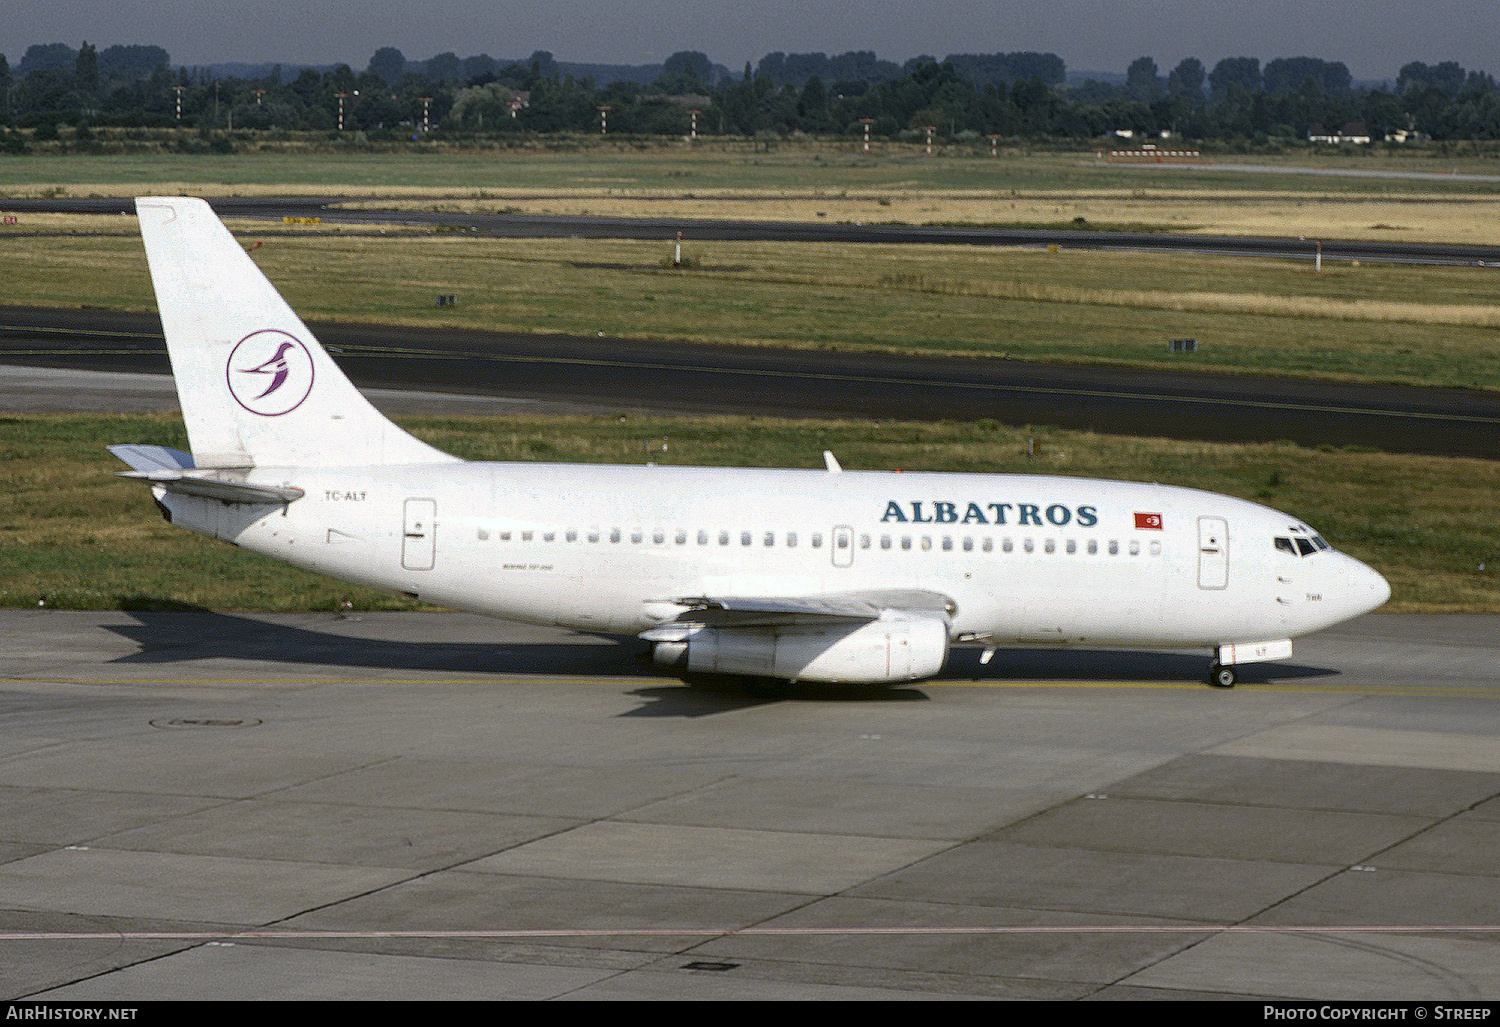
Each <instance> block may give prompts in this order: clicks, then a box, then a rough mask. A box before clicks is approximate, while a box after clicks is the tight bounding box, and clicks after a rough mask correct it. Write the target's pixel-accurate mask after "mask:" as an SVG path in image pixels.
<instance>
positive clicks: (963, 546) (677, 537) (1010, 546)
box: [478, 528, 1161, 556]
mask: <svg viewBox="0 0 1500 1027" xmlns="http://www.w3.org/2000/svg"><path fill="white" fill-rule="evenodd" d="M669 534H670V537H671V539H672V541H673V542H674V543H675V544H677V545H679V546H685V545H687V544H688V539H689V537H690V536H691V535H692V533H690V532H689V531H688V530H687V529H685V528H679V529H677V530H676V531H675V532H672V533H668V532H667V531H665V530H663V529H661V528H658V529H656V530H655V531H652V532H650V533H648V532H646V531H643V530H642V529H640V528H636V529H634V530H632V531H630V532H623V531H621V530H620V529H619V528H610V529H609V530H608V531H603V530H601V529H599V528H589V529H587V530H583V531H580V530H579V529H577V528H569V529H567V530H566V531H564V532H562V538H563V541H564V542H577V541H579V540H580V539H584V540H586V541H588V542H594V543H597V542H600V541H603V540H605V539H607V540H608V541H609V542H612V543H620V542H623V541H625V539H626V538H627V537H628V538H629V539H630V541H631V543H633V544H635V545H640V544H642V543H644V542H645V541H646V539H647V537H648V535H649V538H650V540H651V543H652V544H653V545H658V546H660V545H666V544H667V538H668V537H669ZM735 534H736V533H735V532H731V531H729V530H727V529H720V530H719V531H718V532H717V533H714V532H710V531H707V530H704V529H700V530H699V531H698V532H697V533H696V537H695V538H694V541H695V542H696V543H697V544H698V545H700V546H706V545H710V544H711V543H714V542H717V544H718V545H721V546H727V545H731V544H733V542H734V541H736V540H735ZM757 535H759V538H760V545H761V547H762V548H767V549H769V548H772V547H775V546H777V545H778V544H779V545H781V546H783V547H785V548H787V549H795V548H796V547H797V544H798V541H799V536H798V534H797V532H795V531H788V532H785V533H783V534H781V535H779V536H778V535H777V533H776V532H774V531H767V532H764V533H757V532H753V531H740V532H738V536H739V537H738V542H739V544H740V545H741V546H753V545H755V544H756V537H757ZM498 536H499V540H500V541H501V542H510V541H514V540H519V541H521V542H534V541H536V540H537V539H538V538H540V540H541V541H543V542H556V541H557V537H558V533H557V532H555V531H541V532H538V531H532V530H520V531H510V530H506V531H500V532H498ZM478 537H479V539H480V540H481V541H487V540H488V539H489V537H490V533H489V531H488V530H487V529H484V528H480V529H479V532H478ZM778 538H779V540H780V541H779V543H778ZM807 542H808V545H809V547H810V548H812V549H822V548H823V533H822V532H821V531H814V532H810V533H809V534H808V536H807ZM853 542H854V537H853V535H852V534H851V533H848V532H842V531H835V532H833V546H834V547H835V548H836V549H848V548H849V547H850V546H851V545H852V544H853ZM859 548H860V549H874V548H879V549H883V550H892V549H895V550H899V551H906V552H909V551H911V550H913V549H916V550H920V551H922V552H929V551H931V550H932V549H934V548H936V549H938V550H940V551H941V552H945V553H946V552H953V551H955V550H957V551H961V552H965V553H972V552H975V551H976V550H977V551H978V552H981V553H991V552H995V551H996V550H999V551H1000V552H1002V553H1013V552H1016V551H1017V550H1019V551H1020V552H1023V553H1035V552H1041V553H1044V554H1052V553H1057V552H1059V551H1061V552H1064V553H1069V554H1077V553H1085V554H1087V555H1089V556H1094V555H1097V554H1099V553H1101V552H1102V553H1108V554H1109V555H1110V556H1118V555H1120V554H1121V553H1129V555H1131V556H1139V555H1141V552H1142V546H1141V543H1140V540H1138V539H1129V540H1127V541H1126V542H1121V541H1120V540H1119V539H1108V540H1104V541H1101V540H1099V539H1094V538H1090V539H1082V540H1080V539H1076V538H1068V539H1061V540H1059V539H1055V538H1044V539H1040V540H1038V539H1033V538H1029V537H1028V538H1022V539H1020V540H1015V539H1011V538H1009V537H1006V538H1001V539H998V540H997V539H995V538H993V537H990V536H987V535H986V536H981V537H978V538H976V537H975V536H973V535H965V536H962V537H959V538H955V537H954V536H952V535H943V536H939V537H934V536H932V535H916V536H913V535H879V536H875V535H869V534H861V535H860V536H859ZM1145 551H1147V552H1149V553H1150V555H1152V556H1160V555H1161V543H1160V542H1159V541H1152V542H1150V543H1149V544H1148V545H1147V546H1146V547H1145Z"/></svg>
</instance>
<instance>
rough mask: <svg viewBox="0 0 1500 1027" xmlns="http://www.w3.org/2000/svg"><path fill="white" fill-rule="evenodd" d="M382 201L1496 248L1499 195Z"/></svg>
mask: <svg viewBox="0 0 1500 1027" xmlns="http://www.w3.org/2000/svg"><path fill="white" fill-rule="evenodd" d="M483 192H484V195H483V196H482V197H479V196H475V195H474V194H473V193H472V192H471V193H470V194H469V195H462V194H455V195H449V196H438V197H429V198H425V199H418V198H415V197H407V198H405V199H402V198H400V197H398V196H396V195H395V194H392V196H391V197H390V198H388V199H384V200H382V201H381V202H379V203H373V202H356V203H352V204H350V206H359V207H367V208H368V207H376V206H396V207H398V208H406V209H429V210H430V209H439V210H450V211H489V212H494V211H510V212H513V213H519V214H551V215H561V216H593V217H637V218H682V219H704V220H746V221H799V222H819V221H826V222H847V223H853V224H882V223H900V224H913V225H920V224H974V225H1007V224H1014V225H1061V226H1066V225H1070V224H1073V223H1074V222H1075V220H1076V219H1078V218H1082V219H1083V220H1084V222H1086V223H1087V225H1088V227H1091V228H1105V229H1117V230H1119V229H1129V228H1139V227H1143V226H1148V227H1155V228H1160V229H1165V230H1169V231H1173V232H1181V233H1186V234H1200V235H1251V236H1276V237H1288V236H1290V237H1302V238H1307V239H1379V240H1388V241H1392V242H1461V243H1473V244H1476V245H1500V197H1495V196H1493V195H1487V194H1464V195H1451V194H1448V195H1442V196H1422V197H1413V198H1409V199H1393V198H1391V197H1390V196H1389V195H1388V194H1385V193H1380V192H1369V193H1356V194H1349V193H1339V194H1337V195H1330V194H1323V193H1313V192H1308V193H1285V192H1272V191H1264V192H1262V191H1249V190H1239V191H1230V192H1214V193H1213V194H1211V195H1205V194H1202V193H1197V192H1185V191H1182V190H1176V189H1162V190H1139V189H1136V190H1096V191H1077V190H1071V191H1066V192H1063V191H1058V192H1037V191H1027V192H1024V193H1018V192H1014V191H1010V190H962V191H958V190H931V191H924V190H920V189H917V188H911V189H902V188H888V189H877V190H839V189H827V188H825V189H808V190H803V191H788V190H718V191H714V192H712V193H710V194H703V193H697V192H694V191H692V190H643V189H630V188H619V189H607V188H599V189H576V188H575V189H547V188H538V189H486V190H484V191H483Z"/></svg>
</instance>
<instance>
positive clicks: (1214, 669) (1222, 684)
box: [1208, 663, 1239, 688]
mask: <svg viewBox="0 0 1500 1027" xmlns="http://www.w3.org/2000/svg"><path fill="white" fill-rule="evenodd" d="M1237 680H1239V675H1238V674H1236V673H1235V670H1234V668H1233V667H1226V666H1225V665H1224V664H1222V663H1215V664H1212V665H1211V666H1210V667H1209V668H1208V683H1209V684H1210V685H1213V686H1214V687H1215V688H1233V687H1234V683H1235V682H1236V681H1237Z"/></svg>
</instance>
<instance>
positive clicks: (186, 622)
mask: <svg viewBox="0 0 1500 1027" xmlns="http://www.w3.org/2000/svg"><path fill="white" fill-rule="evenodd" d="M162 605H167V604H162ZM170 606H171V608H170V609H147V610H132V611H130V615H131V616H132V617H133V618H134V619H135V621H136V623H134V624H117V625H109V630H111V631H114V632H115V633H117V634H119V635H121V636H123V637H125V638H128V639H130V640H131V641H132V642H134V643H135V644H137V645H138V646H140V650H139V651H138V652H135V653H131V654H130V655H128V656H122V657H119V658H117V659H116V660H115V661H113V662H116V663H129V664H153V663H182V662H188V661H195V660H245V661H254V662H262V663H272V664H286V665H297V664H300V665H304V666H313V667H321V668H329V667H348V668H371V669H379V670H412V671H437V672H450V673H463V674H497V675H499V674H541V675H553V676H557V677H570V676H587V677H620V678H627V677H628V678H639V677H643V676H646V677H659V678H660V679H661V680H660V683H659V684H650V685H643V686H642V687H641V688H639V689H638V690H636V691H635V692H634V694H636V695H639V696H640V697H641V698H642V699H644V700H646V701H647V705H646V706H644V707H642V708H641V709H639V710H636V711H633V712H632V713H631V714H628V715H630V716H694V715H702V714H705V713H714V712H719V711H720V710H725V709H731V708H740V707H744V706H747V705H756V704H758V703H763V702H768V701H774V700H775V699H801V700H811V701H840V700H844V701H870V700H880V701H897V702H900V701H922V700H925V699H926V698H927V695H926V694H925V693H924V692H923V691H922V690H921V683H920V682H919V683H915V684H913V685H897V686H885V685H881V686H868V687H860V686H853V687H851V686H838V685H821V684H812V683H799V684H797V685H794V686H791V687H790V688H786V689H782V690H773V691H771V692H769V693H768V692H753V691H752V692H750V693H747V691H746V689H745V688H744V682H743V679H728V678H726V679H714V678H704V679H696V678H695V679H694V680H693V681H692V682H690V683H689V682H684V681H682V680H680V679H678V678H676V677H674V676H671V675H669V674H666V673H664V672H662V671H659V670H656V669H655V668H653V667H652V666H651V665H650V663H649V662H648V661H647V660H646V659H645V658H644V657H645V656H646V650H645V649H644V647H643V646H642V645H641V643H639V642H637V640H636V639H634V638H629V637H620V636H598V635H580V636H579V638H580V639H587V640H586V641H578V642H460V641H451V640H444V639H433V640H430V641H423V640H411V639H393V638H378V637H369V636H368V635H367V634H338V633H333V632H324V631H316V630H310V629H308V628H303V627H294V626H291V625H286V624H277V623H269V622H266V621H261V620H256V619H253V618H250V617H241V616H235V615H233V614H225V613H217V612H214V611H212V610H207V609H203V608H201V607H193V606H187V605H184V604H170ZM333 616H336V615H330V617H333ZM344 619H345V620H346V621H347V622H348V623H350V624H351V625H353V624H358V623H359V621H360V618H359V615H358V614H352V615H347V617H345V618H344ZM601 638H603V639H608V640H610V641H611V642H614V643H616V644H601V643H600V641H599V639H601ZM1206 662H1207V661H1206V657H1205V655H1204V654H1201V653H1183V652H1162V651H1129V650H1102V649H1085V648H1077V649H1068V648H1061V647H1058V648H1016V649H1001V650H1000V651H998V652H997V653H996V654H995V656H994V658H993V659H992V660H991V661H990V662H989V663H988V664H981V663H980V662H979V650H977V649H970V648H956V649H954V650H953V651H952V653H951V655H950V657H949V659H948V664H947V666H946V667H944V669H943V672H942V673H941V674H940V675H938V676H937V678H935V679H933V680H935V681H939V682H962V681H976V682H993V683H1000V682H1004V683H1007V684H1012V685H1021V686H1024V685H1025V684H1026V683H1027V682H1028V681H1036V682H1038V684H1042V683H1050V682H1055V681H1070V682H1081V683H1083V684H1085V685H1087V684H1089V683H1091V682H1105V681H1108V682H1122V681H1123V682H1138V683H1140V684H1142V685H1149V684H1153V683H1161V684H1181V683H1187V682H1194V681H1199V680H1201V679H1202V675H1203V671H1204V668H1205V666H1206ZM1336 673H1337V671H1334V670H1329V669H1327V668H1320V667H1307V666H1300V665H1297V664H1286V663H1273V664H1251V665H1248V666H1246V667H1244V668H1243V669H1242V673H1241V682H1242V683H1243V684H1247V685H1254V684H1263V683H1267V682H1272V681H1285V680H1289V679H1302V678H1313V677H1325V676H1329V675H1333V674H1336ZM1204 687H1207V686H1204Z"/></svg>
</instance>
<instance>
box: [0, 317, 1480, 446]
mask: <svg viewBox="0 0 1500 1027" xmlns="http://www.w3.org/2000/svg"><path fill="white" fill-rule="evenodd" d="M310 327H311V328H312V330H313V331H314V333H315V334H316V335H317V336H318V338H319V339H321V340H322V341H323V342H324V343H325V344H326V345H327V346H328V347H329V348H330V349H331V350H332V351H333V356H334V358H335V359H336V360H337V361H338V362H339V365H340V366H341V367H342V368H343V369H344V371H345V372H346V373H347V374H348V375H349V376H350V378H351V379H353V381H354V382H355V383H356V384H357V385H358V386H360V388H363V389H378V390H400V391H407V390H421V391H426V392H429V393H446V394H448V396H449V397H450V399H448V400H444V401H442V402H443V409H441V410H440V409H437V408H436V406H434V408H433V409H431V410H430V411H428V412H432V413H438V412H452V411H453V409H454V404H459V406H460V408H461V409H462V410H463V411H464V412H470V413H475V414H483V413H513V412H518V411H524V410H532V411H534V412H538V413H545V412H559V411H592V412H601V411H603V412H619V413H626V412H631V413H635V412H646V413H660V414H665V413H686V414H739V415H756V416H774V417H833V418H841V417H857V418H861V419H868V418H877V419H899V420H964V421H974V420H979V419H981V418H990V419H993V420H996V421H999V422H1001V423H1004V424H1010V425H1027V424H1047V425H1056V426H1058V427H1063V428H1072V429H1078V430H1085V431H1097V432H1103V433H1106V434H1112V435H1146V436H1159V437H1166V438H1185V439H1202V440H1208V441H1218V442H1273V441H1278V440H1283V439H1285V440H1290V441H1293V442H1296V443H1298V444H1300V445H1305V446H1321V445H1334V446H1369V447H1374V448H1377V449H1381V450H1384V451H1387V452H1395V453H1401V452H1413V453H1424V454H1432V455H1443V456H1473V457H1481V458H1486V459H1494V458H1496V457H1497V456H1500V394H1497V393H1494V392H1485V391H1480V390H1477V389H1441V388H1422V387H1412V386H1392V385H1379V386H1376V385H1357V384H1349V383H1340V382H1320V381H1308V380H1301V379H1295V378H1274V377H1269V376H1260V375H1226V374H1214V373H1207V372H1189V371H1184V372H1173V371H1170V370H1162V369H1132V368H1116V367H1096V366H1087V365H1078V364H1050V363H1045V362H1033V361H1019V360H979V359H966V358H951V357H950V358H943V357H931V356H906V355H901V354H883V353H858V352H853V353H849V352H833V351H822V350H800V349H782V348H775V347H738V346H719V345H711V344H696V343H685V342H671V341H669V342H657V341H650V340H640V339H617V338H604V339H600V338H595V337H590V336H584V337H575V336H558V335H521V334H513V333H499V332H481V331H474V330H460V329H423V328H407V327H402V328H393V327H390V326H384V325H358V324H342V323H318V322H314V323H312V324H311V325H310ZM0 365H12V366H32V367H50V368H67V369H73V370H90V371H108V372H124V373H130V374H142V373H147V374H152V373H154V374H163V375H164V374H166V373H167V372H168V371H169V369H170V368H169V365H168V362H167V355H166V346H165V343H164V342H163V341H162V337H161V324H160V321H159V320H158V319H157V318H156V317H155V315H151V314H130V313H122V312H115V311H100V310H53V309H47V308H38V307H0ZM8 377H9V378H10V380H11V381H12V382H14V383H18V384H21V385H22V386H23V387H22V388H20V389H15V390H13V391H12V393H11V395H12V400H11V401H12V402H13V403H17V404H23V406H21V407H15V406H13V407H11V409H52V408H51V407H48V406H47V405H46V402H47V400H48V398H49V397H52V398H53V399H58V398H62V399H65V400H66V399H67V397H66V396H60V395H59V393H58V392H57V390H56V389H55V388H52V387H49V386H48V385H47V384H46V376H38V377H33V378H30V379H27V378H25V377H24V376H21V375H19V374H18V373H17V372H10V373H9V375H8ZM28 388H29V389H30V394H28V392H27V389H28ZM161 388H162V390H163V391H165V390H166V388H167V387H166V383H165V382H163V383H161ZM168 395H169V393H168ZM457 397H469V398H468V399H463V400H460V399H458V398H457ZM486 397H488V398H489V399H491V400H492V401H493V403H492V404H490V405H486V403H485V402H484V398H486ZM69 401H70V400H69ZM166 409H171V406H170V405H169V406H167V407H166ZM403 412H409V413H422V412H423V411H422V410H415V409H408V410H403Z"/></svg>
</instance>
